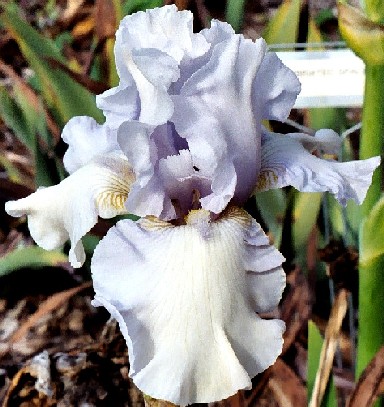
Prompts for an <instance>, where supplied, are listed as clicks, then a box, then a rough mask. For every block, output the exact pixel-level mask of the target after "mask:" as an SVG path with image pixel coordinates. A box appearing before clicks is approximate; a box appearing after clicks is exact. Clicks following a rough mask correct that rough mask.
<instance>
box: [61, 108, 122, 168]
mask: <svg viewBox="0 0 384 407" xmlns="http://www.w3.org/2000/svg"><path fill="white" fill-rule="evenodd" d="M61 137H62V139H63V140H64V141H65V142H66V143H67V144H68V150H67V151H66V153H65V155H64V166H65V168H66V170H67V171H68V172H69V173H70V174H72V173H73V172H75V171H76V170H78V169H79V168H81V167H82V166H84V165H85V164H87V163H89V162H90V161H91V160H93V159H94V158H95V157H97V156H99V155H104V154H107V153H110V152H111V151H115V150H118V149H119V146H118V144H117V140H116V138H117V133H116V131H115V130H113V129H111V128H109V127H108V126H104V125H100V124H98V123H97V122H96V120H95V119H93V118H92V117H87V116H77V117H73V118H72V119H71V120H69V121H68V123H67V124H66V125H65V126H64V129H63V132H62V134H61Z"/></svg>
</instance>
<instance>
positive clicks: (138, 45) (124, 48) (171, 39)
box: [98, 5, 209, 125]
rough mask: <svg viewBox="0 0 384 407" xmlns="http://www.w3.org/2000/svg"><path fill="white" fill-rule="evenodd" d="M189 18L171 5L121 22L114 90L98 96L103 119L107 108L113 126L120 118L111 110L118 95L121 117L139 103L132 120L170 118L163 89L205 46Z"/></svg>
mask: <svg viewBox="0 0 384 407" xmlns="http://www.w3.org/2000/svg"><path fill="white" fill-rule="evenodd" d="M192 19H193V16H192V13H191V12H189V11H181V12H179V11H177V8H176V6H174V5H172V6H166V7H162V8H156V9H153V10H147V11H146V12H138V13H135V14H133V15H130V16H127V17H125V18H124V19H123V20H122V21H121V23H120V26H119V29H118V31H117V33H116V45H115V56H116V66H117V71H118V73H119V76H120V85H119V89H118V91H117V89H116V90H114V91H108V92H107V93H105V94H103V95H101V96H99V97H98V106H99V107H101V108H103V110H104V113H105V115H106V117H107V121H110V120H111V117H110V112H111V113H112V114H113V118H112V121H113V122H114V123H115V124H117V123H116V122H117V121H118V119H119V117H120V119H121V120H124V117H123V115H116V114H115V112H113V110H112V109H111V108H110V105H111V104H112V105H114V106H116V105H118V103H117V102H118V100H122V98H125V99H126V101H125V102H123V103H124V104H125V105H126V108H127V114H126V118H125V120H127V119H128V118H130V117H129V116H130V115H131V114H132V112H133V111H135V107H139V110H138V115H137V120H140V121H141V122H143V123H147V124H151V125H159V124H163V123H165V122H166V121H167V120H168V119H169V117H170V116H171V115H172V111H173V104H172V101H171V99H170V97H169V94H168V90H169V87H170V86H171V84H172V83H174V82H176V81H177V80H178V79H179V77H180V65H181V64H183V63H184V62H183V60H186V59H187V60H190V59H193V58H197V57H199V56H200V55H203V54H204V53H205V52H206V51H207V49H208V48H209V45H208V44H207V42H206V41H205V39H204V37H203V36H202V35H201V34H193V31H192ZM137 100H139V103H137ZM118 110H120V109H118ZM121 123H122V122H121ZM121 123H120V124H121Z"/></svg>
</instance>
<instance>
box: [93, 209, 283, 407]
mask: <svg viewBox="0 0 384 407" xmlns="http://www.w3.org/2000/svg"><path fill="white" fill-rule="evenodd" d="M282 261H283V257H282V256H281V254H280V253H279V252H278V251H277V250H276V249H274V248H273V247H272V246H270V245H269V243H268V239H267V237H266V236H265V235H264V233H263V232H262V231H261V229H260V226H259V225H258V224H257V223H256V222H254V221H253V220H252V218H251V217H250V216H249V215H248V214H247V213H246V212H244V211H242V210H241V209H238V208H230V209H228V210H227V211H226V212H225V213H224V214H223V215H222V217H220V218H219V219H217V220H216V221H211V220H210V215H209V212H208V211H205V210H197V211H191V212H190V214H189V215H188V217H187V218H186V225H182V226H173V225H172V224H170V223H167V222H163V221H160V220H158V219H156V218H148V219H142V220H141V221H139V222H137V223H134V222H132V221H129V220H124V221H120V222H118V223H117V225H116V227H113V228H112V229H110V231H109V232H108V234H107V235H106V237H105V238H104V239H103V240H102V241H101V242H100V244H99V245H98V246H97V248H96V250H95V254H94V256H93V259H92V273H93V281H94V288H95V292H96V295H95V301H94V305H103V306H105V307H106V308H107V309H108V310H109V312H110V313H111V314H112V316H113V317H115V318H116V319H117V321H118V322H119V324H120V326H121V331H122V333H123V335H124V337H125V339H126V341H127V345H128V350H129V358H130V367H131V371H130V375H131V377H132V378H133V380H134V382H135V383H136V385H137V386H138V387H139V388H140V389H141V390H142V391H143V392H144V393H146V394H148V395H150V396H152V397H154V398H158V399H163V400H168V401H171V402H172V403H175V404H178V405H187V404H191V403H206V402H213V401H216V400H220V399H223V398H226V397H228V396H230V395H231V394H234V393H236V392H237V391H238V390H239V389H243V388H249V387H250V386H251V378H252V377H253V376H255V375H256V374H257V373H260V372H262V371H263V370H265V369H266V368H267V367H268V366H270V365H271V364H272V363H273V362H274V361H275V360H276V358H277V356H278V355H279V353H280V352H281V349H282V333H283V330H284V323H283V322H282V321H279V320H263V319H261V318H260V317H259V316H258V315H257V314H256V313H255V312H254V310H255V309H260V310H265V309H271V308H273V307H275V306H276V305H277V303H278V300H279V298H280V296H281V291H282V288H283V287H282V286H283V284H282V283H283V276H282V270H281V262H282ZM269 279H271V280H272V282H273V283H272V284H271V283H270V282H269ZM275 283H277V284H275ZM257 285H259V287H256V286H257ZM266 289H267V290H270V291H269V292H268V293H264V291H265V290H266Z"/></svg>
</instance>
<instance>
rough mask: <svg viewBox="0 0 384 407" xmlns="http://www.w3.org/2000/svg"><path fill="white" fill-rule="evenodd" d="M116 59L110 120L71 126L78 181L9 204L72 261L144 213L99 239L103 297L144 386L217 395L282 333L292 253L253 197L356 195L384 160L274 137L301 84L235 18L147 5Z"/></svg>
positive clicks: (122, 35)
mask: <svg viewBox="0 0 384 407" xmlns="http://www.w3.org/2000/svg"><path fill="white" fill-rule="evenodd" d="M115 56H116V65H117V71H118V74H119V77H120V83H119V85H118V86H117V87H115V88H113V89H110V90H108V91H106V92H105V93H103V94H102V95H99V96H98V97H97V105H98V107H99V108H100V109H102V110H103V112H104V115H105V117H106V120H105V123H104V124H98V123H96V122H95V121H94V120H93V119H92V118H89V117H75V118H73V119H71V120H70V121H69V122H68V124H67V125H66V126H65V128H64V130H63V134H62V137H63V139H64V141H65V142H66V143H67V144H68V146H69V147H68V150H67V152H66V154H65V157H64V164H65V167H66V169H67V170H68V172H69V174H70V176H69V177H68V178H66V179H65V180H64V181H62V182H61V183H60V184H59V185H56V186H53V187H49V188H40V189H38V190H37V191H36V192H35V193H33V194H31V195H30V196H28V197H26V198H24V199H20V200H18V201H14V202H8V203H7V205H6V210H7V212H8V213H9V214H10V215H12V216H22V215H27V216H28V222H29V228H30V231H31V235H32V236H33V238H34V239H35V241H36V242H37V243H38V244H39V245H40V246H42V247H43V248H45V249H54V248H57V247H58V246H60V245H62V244H63V243H64V242H65V241H66V240H67V239H69V240H70V242H71V249H70V252H69V259H70V262H71V263H72V265H73V266H74V267H78V266H80V265H81V264H82V263H83V262H84V259H85V254H84V249H83V246H82V243H81V238H82V237H83V236H84V235H85V234H86V233H87V232H88V231H89V230H90V229H91V228H92V227H93V226H94V225H95V224H96V222H97V219H98V217H99V216H100V217H101V218H111V217H114V216H115V215H118V214H125V213H132V214H135V215H138V216H139V217H140V220H138V221H136V222H134V221H132V220H129V219H124V220H120V221H119V222H117V224H116V225H115V226H114V227H112V228H111V229H110V230H109V231H108V233H107V234H106V236H105V237H104V238H103V239H102V240H101V241H100V243H99V245H98V246H97V248H96V250H95V252H94V255H93V258H92V265H91V268H92V277H93V283H94V289H95V293H96V294H95V299H94V302H93V303H94V305H96V306H104V307H105V308H106V309H107V310H108V311H109V312H110V313H111V315H112V316H113V317H114V318H115V319H116V320H117V321H118V322H119V325H120V329H121V332H122V333H123V335H124V338H125V340H126V342H127V345H128V352H129V360H130V376H131V377H132V378H133V381H134V382H135V383H136V385H137V386H138V387H139V388H140V389H141V390H142V391H143V392H144V393H146V394H148V395H150V396H152V397H154V398H158V399H163V400H168V401H170V402H172V403H175V404H179V405H187V404H191V403H202V402H212V401H215V400H221V399H223V398H226V397H228V396H230V395H232V394H234V393H236V392H237V391H238V390H239V389H244V388H249V387H250V386H251V378H252V377H253V376H255V375H256V374H258V373H260V372H262V371H263V370H265V369H266V368H267V367H268V366H270V365H271V364H273V363H274V361H275V360H276V358H277V357H278V355H279V354H280V352H281V350H282V344H283V339H282V335H283V331H284V329H285V327H284V323H283V322H282V321H280V320H276V319H269V320H265V319H262V318H261V317H260V316H259V315H258V314H259V313H262V312H266V311H270V310H273V309H274V308H275V307H276V306H277V304H278V302H279V300H280V298H281V294H282V291H283V289H284V286H285V274H284V271H283V269H282V267H281V264H282V262H283V261H284V258H283V256H282V255H281V254H280V253H279V251H278V250H277V249H275V248H274V246H273V245H271V244H270V242H269V239H268V237H267V236H266V235H265V233H264V232H263V230H262V229H261V227H260V225H259V224H258V223H257V222H256V221H255V220H254V219H252V217H251V216H250V215H249V214H248V213H247V212H246V211H245V210H243V209H241V207H242V205H243V204H244V203H245V201H246V200H247V199H248V198H249V197H250V196H251V195H253V194H255V193H257V192H258V191H262V190H267V189H271V188H281V187H284V186H287V185H292V186H294V187H295V188H297V189H298V190H300V191H306V192H308V191H329V192H331V193H332V194H333V195H334V196H335V197H336V198H337V199H338V201H339V202H340V203H341V204H345V203H346V201H347V200H348V199H352V200H354V201H355V202H357V203H361V202H362V201H363V199H364V197H365V194H366V192H367V189H368V187H369V185H370V182H371V177H372V173H373V171H374V169H375V168H376V167H377V166H378V165H379V158H378V157H376V158H371V159H369V160H365V161H352V162H348V163H339V162H336V161H331V160H325V159H323V158H322V155H323V154H334V153H335V152H337V151H338V150H339V147H340V143H341V140H340V137H339V136H338V135H337V134H336V133H334V132H333V131H332V130H321V131H318V132H317V133H316V135H315V136H308V135H305V134H296V133H295V134H286V135H281V134H275V133H271V132H268V131H267V130H266V129H265V128H264V127H263V126H262V120H265V119H267V120H268V119H274V120H284V119H286V117H287V116H288V114H289V111H290V109H291V108H292V106H293V104H294V102H295V99H296V96H297V94H298V93H299V91H300V84H299V81H298V79H297V78H296V76H295V74H294V73H293V72H292V71H290V70H289V69H288V68H287V67H285V66H284V65H283V64H282V62H281V61H280V60H279V59H278V57H277V56H276V54H274V53H272V52H267V50H266V44H265V42H264V40H263V39H258V40H256V41H255V42H252V41H250V40H248V39H245V38H244V37H243V36H242V35H236V34H235V33H234V31H233V30H232V28H231V27H230V26H229V25H228V24H226V23H223V22H220V21H216V20H213V21H212V25H211V28H209V29H205V30H202V31H201V32H200V33H193V31H192V14H191V13H190V12H188V11H180V12H179V11H178V10H177V9H176V7H175V6H166V7H163V8H158V9H153V10H148V11H146V12H139V13H136V14H133V15H131V16H127V17H125V18H124V19H123V20H122V22H121V24H120V27H119V29H118V31H117V34H116V45H115ZM313 152H316V154H315V155H314V154H312V153H313Z"/></svg>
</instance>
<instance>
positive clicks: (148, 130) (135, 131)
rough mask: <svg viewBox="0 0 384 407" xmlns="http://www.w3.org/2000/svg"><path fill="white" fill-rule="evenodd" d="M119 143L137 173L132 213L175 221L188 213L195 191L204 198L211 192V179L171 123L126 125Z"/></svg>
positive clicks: (129, 199)
mask: <svg viewBox="0 0 384 407" xmlns="http://www.w3.org/2000/svg"><path fill="white" fill-rule="evenodd" d="M118 141H119V144H120V146H121V148H122V150H123V151H124V153H125V154H126V156H127V157H128V160H129V162H130V163H131V164H132V167H133V169H134V171H135V174H136V182H135V183H134V184H133V185H132V189H131V192H130V194H129V198H128V200H127V209H128V211H129V212H132V213H135V214H136V215H139V216H142V217H144V216H147V215H153V216H156V217H160V218H161V219H164V220H169V219H174V218H175V217H177V216H178V215H180V214H187V212H188V210H189V209H190V206H191V203H192V195H193V191H194V190H196V191H199V193H200V195H203V196H205V195H207V194H208V193H210V191H211V190H210V183H211V179H210V178H209V176H208V175H207V174H205V173H204V171H200V169H199V168H197V167H196V166H195V165H194V163H193V160H192V157H191V154H190V152H189V150H188V149H187V148H188V144H187V143H186V141H185V140H184V139H182V138H181V137H180V136H179V135H178V134H177V133H176V131H175V128H174V126H173V125H172V124H171V123H168V124H165V125H162V126H157V127H154V126H150V125H146V124H144V123H140V122H135V121H132V122H125V123H123V124H122V125H121V126H120V128H119V131H118ZM174 201H177V202H178V203H177V206H178V207H179V210H178V213H176V211H175V208H174V204H173V202H174Z"/></svg>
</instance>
